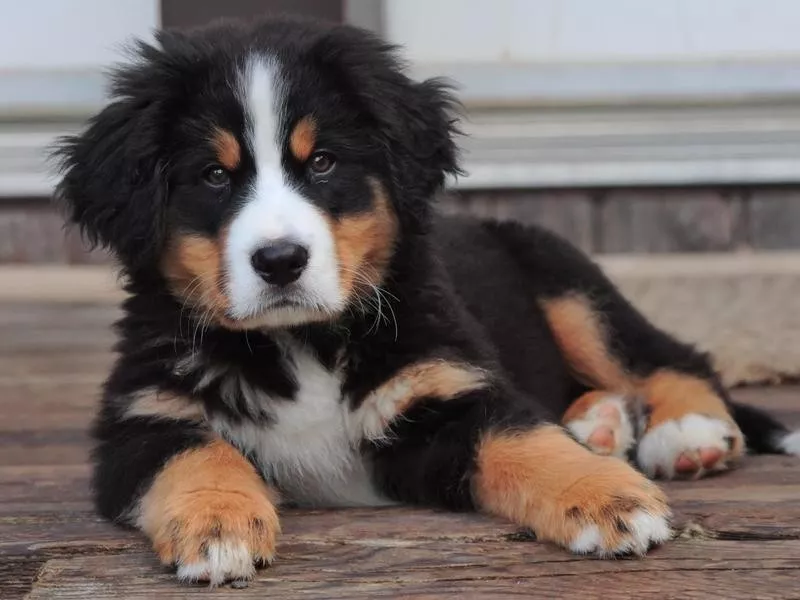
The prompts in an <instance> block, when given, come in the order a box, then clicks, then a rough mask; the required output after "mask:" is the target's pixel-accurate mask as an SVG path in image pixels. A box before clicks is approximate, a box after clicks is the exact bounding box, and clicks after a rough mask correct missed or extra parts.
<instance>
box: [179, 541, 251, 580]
mask: <svg viewBox="0 0 800 600" xmlns="http://www.w3.org/2000/svg"><path fill="white" fill-rule="evenodd" d="M254 574H255V566H254V565H253V557H252V556H251V555H250V551H249V550H248V549H247V546H246V545H245V543H244V542H232V541H221V542H214V543H211V544H209V545H208V551H207V553H206V558H205V559H204V560H200V561H197V562H193V563H181V564H179V565H178V573H177V575H178V579H179V580H180V581H186V582H197V581H208V582H209V584H210V585H212V586H215V585H220V584H222V583H225V581H227V580H229V579H250V578H251V577H253V575H254Z"/></svg>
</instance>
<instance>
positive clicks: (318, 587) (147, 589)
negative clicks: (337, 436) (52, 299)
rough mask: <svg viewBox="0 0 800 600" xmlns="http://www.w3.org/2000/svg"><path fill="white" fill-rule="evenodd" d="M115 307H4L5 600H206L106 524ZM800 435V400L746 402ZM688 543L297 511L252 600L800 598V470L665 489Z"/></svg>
mask: <svg viewBox="0 0 800 600" xmlns="http://www.w3.org/2000/svg"><path fill="white" fill-rule="evenodd" d="M117 316H118V312H117V311H116V310H115V309H111V308H109V307H103V306H94V307H93V306H87V305H69V304H60V305H58V306H54V305H51V304H39V305H37V304H36V303H33V304H30V303H29V304H25V305H20V304H6V305H2V304H0V332H2V335H0V598H3V599H4V600H5V598H21V597H23V596H25V595H26V594H27V597H29V598H32V599H44V598H67V599H69V598H76V599H78V598H80V599H81V600H83V599H84V598H91V599H92V600H102V599H104V598H131V599H139V598H142V599H144V598H148V599H149V598H153V597H158V598H163V599H165V600H167V599H171V598H193V597H198V598H199V597H204V598H205V597H207V595H208V593H209V592H208V590H207V589H206V588H203V587H191V586H190V587H185V586H179V585H178V584H177V583H176V582H175V580H174V578H173V576H172V575H171V574H170V573H169V572H168V571H166V570H164V569H163V568H162V567H160V566H159V565H158V563H157V561H156V559H155V558H154V556H153V555H152V553H151V551H150V550H149V548H148V545H147V543H146V542H145V540H143V539H142V537H141V536H140V535H139V534H138V533H136V532H132V531H126V530H122V529H118V528H116V527H113V526H112V525H110V524H108V523H106V522H105V521H103V520H102V519H100V518H99V517H97V516H95V514H94V512H93V510H92V505H91V499H90V494H89V477H90V469H89V466H88V464H87V461H88V453H89V448H90V441H89V437H88V434H87V428H88V425H89V421H90V419H91V418H92V415H93V414H94V411H95V408H96V405H97V392H98V389H99V385H100V383H101V381H102V379H103V377H104V376H105V373H106V372H107V369H108V368H109V366H110V364H111V360H112V359H113V356H112V354H111V352H110V347H111V344H112V343H113V337H112V336H111V335H110V333H109V325H110V323H111V321H112V320H113V319H115V318H116V317H117ZM736 396H737V398H738V399H739V400H741V401H744V402H750V403H753V404H758V405H760V406H763V407H765V408H768V409H769V410H772V411H775V412H776V414H779V415H781V416H782V417H783V418H785V419H786V420H787V422H790V423H793V424H794V425H796V426H800V388H798V387H781V388H754V389H746V390H738V391H736ZM665 488H666V490H667V493H668V495H669V496H670V498H671V501H672V504H673V506H674V508H675V512H676V517H675V525H676V529H677V532H678V539H676V540H675V541H673V542H671V543H670V544H667V545H666V546H664V547H662V548H659V549H656V550H654V551H653V552H652V553H651V554H650V555H648V557H647V558H645V559H643V560H617V561H599V560H592V559H581V558H577V557H573V556H570V555H569V554H567V553H565V552H563V551H562V550H560V549H557V548H554V547H551V546H549V545H546V544H541V543H537V542H535V541H531V539H530V535H528V534H526V533H525V532H518V531H517V530H516V528H515V527H513V526H512V525H510V524H508V523H504V522H502V521H499V520H496V519H491V518H488V517H483V516H480V515H474V514H450V513H443V512H437V511H431V510H421V509H410V508H388V509H376V510H366V509H351V510H334V511H327V510H315V511H309V510H304V511H299V510H285V511H283V515H282V526H283V531H284V533H283V535H282V536H281V538H280V540H279V544H278V560H277V561H276V563H275V565H274V567H272V568H270V569H267V570H264V571H261V572H260V573H259V577H258V579H257V580H256V581H254V582H251V583H250V585H249V587H247V588H246V589H242V590H231V589H226V590H222V591H219V592H218V593H219V594H220V595H222V596H225V597H226V596H227V595H231V596H235V597H236V598H242V599H247V598H256V597H258V598H263V597H275V598H286V599H292V598H341V599H350V598H353V599H357V598H442V597H449V596H461V597H463V598H517V597H519V598H529V597H543V598H548V597H570V596H573V595H574V596H579V597H581V598H600V597H603V598H607V597H608V595H609V590H613V596H614V598H718V597H723V598H792V597H800V592H799V590H798V586H797V581H798V579H800V464H799V463H798V461H797V459H794V458H791V457H781V456H778V457H775V456H771V457H768V456H759V457H748V458H747V459H746V460H745V462H744V464H743V465H742V467H741V468H739V469H738V470H736V471H733V472H731V473H729V474H726V475H724V476H720V477H714V478H711V479H706V480H703V481H700V482H674V483H670V484H668V485H666V486H665Z"/></svg>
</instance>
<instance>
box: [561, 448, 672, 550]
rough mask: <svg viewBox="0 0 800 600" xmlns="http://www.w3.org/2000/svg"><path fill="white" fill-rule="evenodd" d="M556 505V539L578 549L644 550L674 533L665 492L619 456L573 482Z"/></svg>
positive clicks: (572, 548) (571, 548) (573, 548)
mask: <svg viewBox="0 0 800 600" xmlns="http://www.w3.org/2000/svg"><path fill="white" fill-rule="evenodd" d="M612 465H613V466H612ZM600 467H601V466H600V465H599V464H598V468H600ZM556 510H557V511H558V512H559V515H558V518H560V519H561V527H556V528H555V529H554V531H553V534H554V537H556V540H555V541H558V542H560V543H561V544H562V545H564V546H567V547H568V548H569V549H570V550H571V551H572V552H575V553H577V554H593V555H596V556H600V557H604V558H605V557H611V556H617V555H624V554H639V555H643V554H645V553H646V552H647V550H648V549H649V548H650V547H651V546H654V545H657V544H661V543H663V542H665V541H667V540H668V539H669V538H670V536H671V530H670V526H669V517H670V511H669V508H668V506H667V502H666V498H665V497H664V494H663V493H662V492H661V490H660V489H659V488H658V487H657V486H656V485H655V484H653V483H652V482H651V481H649V480H648V479H646V478H645V477H643V476H641V475H640V474H639V473H637V472H636V471H634V470H633V469H631V468H630V467H628V465H626V464H624V463H622V462H621V461H618V460H616V459H608V461H607V464H606V465H605V466H604V467H603V470H602V471H598V472H597V474H596V475H588V476H586V477H584V478H583V479H580V480H579V481H577V482H576V483H574V484H573V485H572V486H571V487H570V488H569V489H567V490H566V491H565V492H564V493H563V494H562V496H561V497H560V498H559V502H558V504H557V509H556ZM559 529H560V530H559Z"/></svg>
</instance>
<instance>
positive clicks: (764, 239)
mask: <svg viewBox="0 0 800 600" xmlns="http://www.w3.org/2000/svg"><path fill="white" fill-rule="evenodd" d="M749 205H750V207H749V208H750V240H751V243H752V245H753V247H754V248H756V249H759V250H774V249H780V250H785V249H789V248H800V191H798V190H796V189H792V188H777V189H774V188H773V189H769V188H767V189H756V190H754V191H753V192H752V194H751V196H750V198H749Z"/></svg>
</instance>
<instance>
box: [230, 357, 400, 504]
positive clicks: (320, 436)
mask: <svg viewBox="0 0 800 600" xmlns="http://www.w3.org/2000/svg"><path fill="white" fill-rule="evenodd" d="M285 366H286V368H287V369H290V370H291V371H292V372H293V375H294V377H295V379H296V381H297V386H298V387H297V392H296V393H295V396H294V398H292V399H284V398H270V397H268V396H264V397H262V398H260V399H259V401H260V402H265V403H268V411H267V412H268V414H269V415H270V417H271V422H270V423H269V424H266V425H265V424H259V423H255V422H252V421H244V422H238V423H234V422H232V421H227V420H217V421H216V422H215V428H216V429H218V430H219V432H220V433H222V434H223V435H224V436H225V437H227V438H228V439H230V440H231V441H233V442H234V443H235V444H236V445H237V446H239V447H240V448H241V449H242V450H244V451H246V452H247V453H249V454H250V456H251V457H252V458H253V459H254V461H255V462H256V464H257V465H258V466H259V467H260V469H261V471H262V473H263V474H264V476H265V477H266V478H267V480H269V481H274V482H275V483H276V484H277V486H278V487H279V489H280V491H281V493H282V495H283V496H284V498H285V499H286V500H289V501H292V502H297V503H298V504H304V505H314V506H376V505H383V504H389V503H390V502H389V501H388V500H387V499H385V498H383V497H381V495H380V494H379V493H378V491H377V490H376V488H375V486H374V484H373V480H372V477H371V475H370V467H369V464H368V463H367V461H366V459H365V457H364V456H363V454H362V453H361V452H360V451H359V446H360V444H361V442H362V441H363V427H361V425H360V422H361V421H360V419H359V417H360V414H359V413H358V412H356V413H354V412H352V411H351V409H350V406H349V403H348V402H347V401H346V399H344V398H343V397H342V374H341V371H339V370H329V369H327V368H325V367H324V366H323V365H322V364H320V363H319V362H318V360H317V359H316V358H315V357H314V356H313V355H312V354H310V353H309V352H307V351H305V350H304V349H302V348H300V347H297V346H294V345H292V346H289V347H288V348H287V358H286V360H285Z"/></svg>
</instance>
